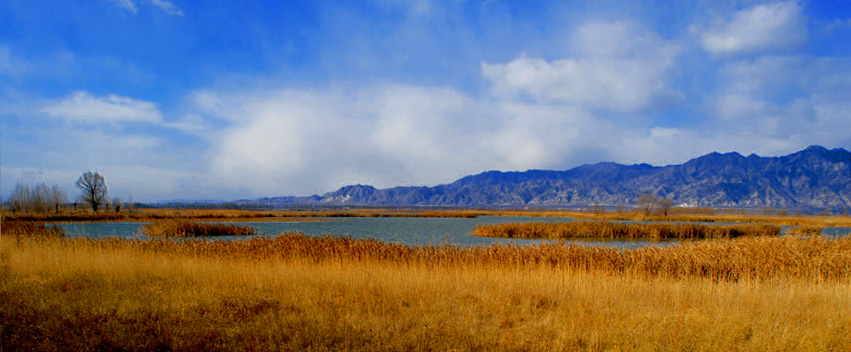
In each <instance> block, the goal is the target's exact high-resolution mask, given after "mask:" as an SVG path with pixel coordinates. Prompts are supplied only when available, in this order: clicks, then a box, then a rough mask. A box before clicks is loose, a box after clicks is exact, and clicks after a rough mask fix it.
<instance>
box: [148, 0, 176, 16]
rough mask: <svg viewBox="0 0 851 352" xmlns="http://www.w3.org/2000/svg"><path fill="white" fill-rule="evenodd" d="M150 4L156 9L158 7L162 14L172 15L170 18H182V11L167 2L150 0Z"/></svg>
mask: <svg viewBox="0 0 851 352" xmlns="http://www.w3.org/2000/svg"><path fill="white" fill-rule="evenodd" d="M151 4H153V5H154V6H156V7H159V8H160V10H163V12H165V13H167V14H169V15H172V16H183V10H181V9H180V8H179V7H177V6H175V5H174V4H173V3H172V2H170V1H167V0H151Z"/></svg>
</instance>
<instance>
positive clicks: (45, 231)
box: [0, 220, 66, 237]
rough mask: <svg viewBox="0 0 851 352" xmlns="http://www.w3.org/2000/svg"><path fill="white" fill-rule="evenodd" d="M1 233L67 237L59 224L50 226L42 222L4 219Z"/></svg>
mask: <svg viewBox="0 0 851 352" xmlns="http://www.w3.org/2000/svg"><path fill="white" fill-rule="evenodd" d="M0 233H2V234H3V235H9V236H25V237H32V236H35V237H41V236H48V237H65V236H66V234H65V230H63V229H62V228H61V227H59V226H49V225H46V224H44V223H41V222H32V221H17V220H2V221H0Z"/></svg>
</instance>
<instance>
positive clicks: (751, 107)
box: [0, 0, 851, 201]
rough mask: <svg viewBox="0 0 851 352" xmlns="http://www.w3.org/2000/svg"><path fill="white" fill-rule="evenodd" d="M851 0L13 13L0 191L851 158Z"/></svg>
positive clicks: (412, 181)
mask: <svg viewBox="0 0 851 352" xmlns="http://www.w3.org/2000/svg"><path fill="white" fill-rule="evenodd" d="M849 43H851V2H849V1H847V0H825V1H634V2H622V1H607V0H596V1H570V2H551V1H498V0H491V1H473V0H467V1H429V0H414V1H401V0H374V1H361V2H354V1H304V2H300V1H268V2H261V1H256V2H234V1H205V2H195V1H182V0H170V1H167V0H81V1H31V0H7V1H3V2H2V3H0V195H2V196H4V197H5V196H8V194H9V192H10V191H11V189H12V188H13V187H14V185H15V184H16V183H18V182H25V183H37V182H46V183H49V184H58V185H60V186H62V187H65V188H66V190H68V191H69V192H70V193H71V194H76V190H75V189H73V182H74V181H75V180H76V178H77V177H78V176H79V175H80V174H81V173H82V172H84V171H86V170H95V171H99V172H101V173H103V174H104V175H105V176H106V178H107V181H108V183H109V184H110V187H111V191H112V194H113V195H114V196H118V197H122V198H125V199H127V198H131V197H132V198H133V199H134V200H137V201H156V200H162V199H176V198H183V199H219V200H228V199H237V198H251V197H259V196H279V195H309V194H316V193H324V192H327V191H331V190H334V189H336V188H338V187H340V186H343V185H347V184H353V183H362V184H371V185H375V186H377V187H391V186H397V185H434V184H439V183H445V182H451V181H453V180H455V179H457V178H459V177H462V176H464V175H467V174H472V173H478V172H481V171H486V170H505V171H508V170H527V169H568V168H572V167H575V166H579V165H581V164H584V163H593V162H599V161H615V162H620V163H630V164H631V163H642V162H647V163H651V164H655V165H666V164H674V163H681V162H684V161H686V160H688V159H690V158H693V157H696V156H699V155H702V154H705V153H708V152H712V151H721V152H727V151H738V152H741V153H743V154H749V153H757V154H759V155H763V156H773V155H782V154H786V153H790V152H794V151H797V150H800V149H803V148H805V147H806V146H808V145H811V144H820V145H824V146H826V147H828V148H835V147H841V148H846V149H851V44H849Z"/></svg>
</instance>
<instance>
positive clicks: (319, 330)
mask: <svg viewBox="0 0 851 352" xmlns="http://www.w3.org/2000/svg"><path fill="white" fill-rule="evenodd" d="M849 264H851V240H849V239H837V240H826V239H822V238H816V237H812V238H799V237H780V238H772V237H759V238H740V239H734V240H723V241H707V242H701V243H693V244H686V245H682V246H676V247H666V248H647V249H638V250H624V251H620V250H616V249H605V248H591V247H582V246H565V245H542V246H530V247H514V246H496V247H484V248H478V247H477V248H456V247H405V246H399V245H393V244H385V243H380V242H376V241H370V240H353V239H350V238H314V237H306V236H301V235H286V236H281V237H278V238H273V239H261V238H256V239H250V240H246V241H238V242H222V241H215V242H206V241H168V240H154V241H139V240H124V239H109V240H94V239H85V238H77V239H55V238H44V237H42V238H28V237H25V238H21V239H13V238H12V237H10V236H3V237H2V238H0V330H1V331H2V334H0V344H2V346H3V350H4V351H7V350H8V351H15V350H107V351H108V350H396V351H417V350H464V351H491V350H518V351H519V350H536V351H538V350H660V351H666V350H667V351H685V350H688V351H718V350H750V351H768V350H805V351H806V350H812V351H816V350H839V351H845V350H849V349H851V336H849V335H848V333H847V332H848V331H851V319H849V317H848V313H847V312H849V311H851V281H850V280H849V279H851V277H849V270H851V269H849V268H851V266H850V265H849ZM725 267H726V268H728V269H729V270H731V272H732V273H737V274H735V275H737V276H735V277H737V278H738V279H739V281H736V280H733V278H734V275H732V274H719V273H721V272H723V270H722V268H725ZM686 268H690V269H688V270H685V269H686ZM716 279H721V280H716Z"/></svg>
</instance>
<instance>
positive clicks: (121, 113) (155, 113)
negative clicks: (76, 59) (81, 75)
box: [39, 91, 162, 123]
mask: <svg viewBox="0 0 851 352" xmlns="http://www.w3.org/2000/svg"><path fill="white" fill-rule="evenodd" d="M39 112H41V113H44V114H46V115H48V116H51V117H56V118H61V119H64V120H66V121H70V122H82V123H98V122H107V123H115V122H150V123H159V122H160V121H162V115H161V114H160V111H159V109H158V108H157V106H156V105H155V104H154V103H152V102H148V101H144V100H137V99H133V98H128V97H122V96H118V95H112V94H110V95H107V96H103V97H98V96H94V95H91V94H89V93H88V92H84V91H78V92H74V93H72V94H71V95H69V96H67V97H65V98H63V99H61V100H58V101H53V102H49V103H47V104H46V105H45V106H43V107H42V108H41V109H39Z"/></svg>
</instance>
